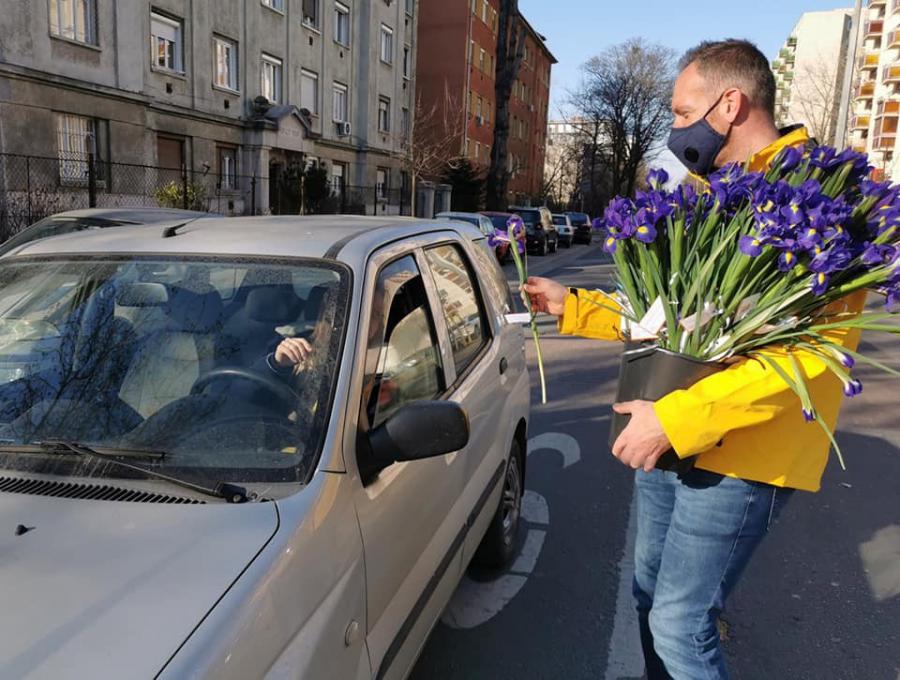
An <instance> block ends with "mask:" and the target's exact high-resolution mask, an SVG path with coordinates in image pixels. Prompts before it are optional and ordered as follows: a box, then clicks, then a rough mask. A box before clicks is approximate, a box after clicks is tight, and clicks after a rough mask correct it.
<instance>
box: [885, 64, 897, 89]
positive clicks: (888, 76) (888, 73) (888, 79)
mask: <svg viewBox="0 0 900 680" xmlns="http://www.w3.org/2000/svg"><path fill="white" fill-rule="evenodd" d="M881 82H883V83H884V84H885V85H900V66H886V67H885V68H884V70H883V71H882V72H881Z"/></svg>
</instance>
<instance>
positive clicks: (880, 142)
mask: <svg viewBox="0 0 900 680" xmlns="http://www.w3.org/2000/svg"><path fill="white" fill-rule="evenodd" d="M896 141H897V135H896V134H886V135H877V136H876V137H875V139H874V141H873V142H872V148H873V149H875V150H877V151H893V150H894V143H895V142H896Z"/></svg>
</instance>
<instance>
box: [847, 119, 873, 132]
mask: <svg viewBox="0 0 900 680" xmlns="http://www.w3.org/2000/svg"><path fill="white" fill-rule="evenodd" d="M870 120H871V116H868V115H865V116H853V122H852V123H851V127H852V128H853V129H854V130H868V129H869V121H870Z"/></svg>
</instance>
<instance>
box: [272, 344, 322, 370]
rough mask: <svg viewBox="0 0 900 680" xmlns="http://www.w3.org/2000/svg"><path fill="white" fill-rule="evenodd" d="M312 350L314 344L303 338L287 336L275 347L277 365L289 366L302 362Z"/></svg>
mask: <svg viewBox="0 0 900 680" xmlns="http://www.w3.org/2000/svg"><path fill="white" fill-rule="evenodd" d="M312 351H313V348H312V345H310V344H309V343H308V342H307V341H306V340H304V339H303V338H287V339H286V340H282V341H281V343H280V344H279V345H278V347H277V348H276V349H275V365H276V366H281V367H282V368H287V367H288V366H296V365H298V364H302V363H303V362H304V361H306V360H307V359H308V358H309V355H310V354H312Z"/></svg>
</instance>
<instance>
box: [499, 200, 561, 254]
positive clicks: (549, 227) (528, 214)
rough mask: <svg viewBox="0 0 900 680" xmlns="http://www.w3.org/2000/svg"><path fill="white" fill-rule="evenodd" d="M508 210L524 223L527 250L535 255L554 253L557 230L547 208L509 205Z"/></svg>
mask: <svg viewBox="0 0 900 680" xmlns="http://www.w3.org/2000/svg"><path fill="white" fill-rule="evenodd" d="M509 212H511V213H515V214H516V215H518V216H519V217H521V218H522V222H524V223H525V237H526V241H527V245H528V252H530V253H535V254H537V255H546V254H547V253H555V252H556V251H557V249H558V248H559V232H557V230H556V226H555V225H554V224H553V215H552V214H551V213H550V211H549V210H547V208H543V207H539V208H527V207H517V206H511V207H510V208H509Z"/></svg>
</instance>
